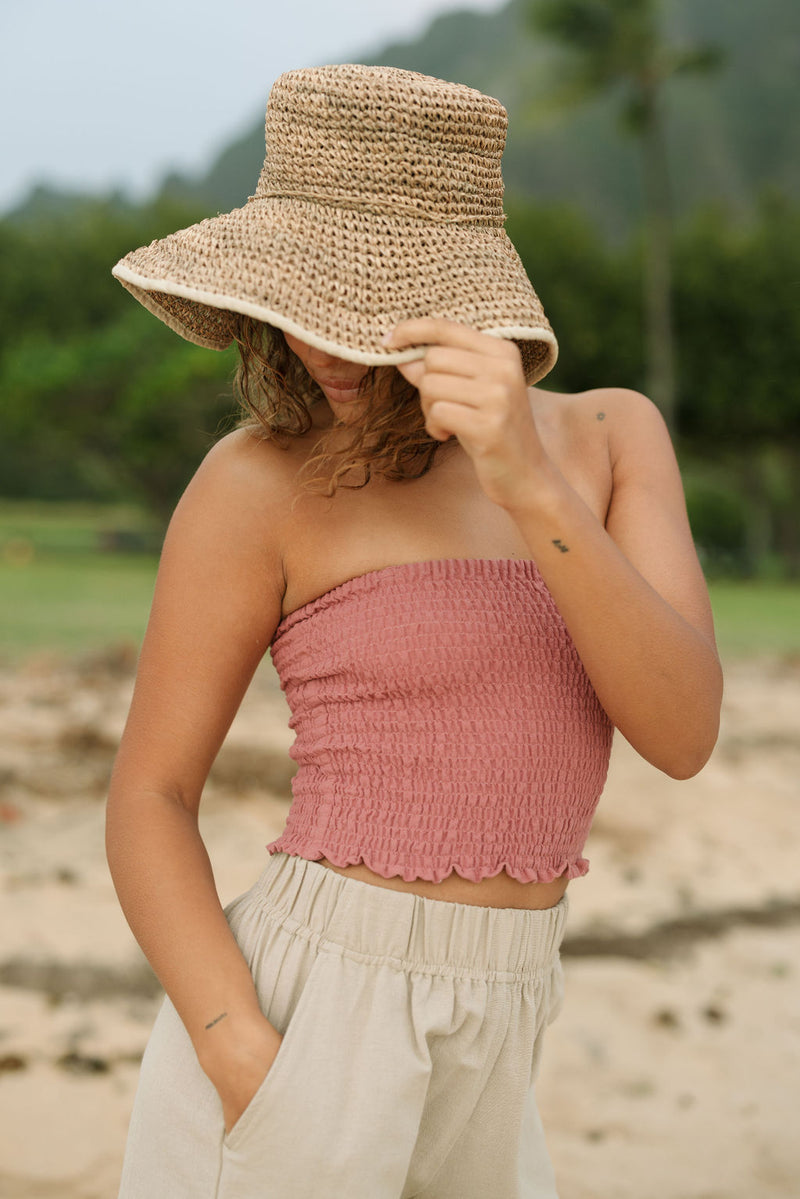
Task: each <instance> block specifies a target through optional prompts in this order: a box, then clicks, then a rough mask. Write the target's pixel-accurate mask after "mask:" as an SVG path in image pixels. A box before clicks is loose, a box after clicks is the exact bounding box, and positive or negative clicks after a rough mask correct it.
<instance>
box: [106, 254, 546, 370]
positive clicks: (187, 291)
mask: <svg viewBox="0 0 800 1199" xmlns="http://www.w3.org/2000/svg"><path fill="white" fill-rule="evenodd" d="M111 274H112V275H113V276H114V277H115V278H116V279H119V281H120V283H122V285H123V286H128V285H130V287H133V288H136V289H137V292H142V293H144V295H140V294H137V295H136V298H137V299H138V300H139V302H140V303H141V304H142V305H143V306H144V307H145V308H147V310H148V311H149V312H152V313H153V315H154V316H157V317H158V318H159V319H160V320H161V321H163V322H164V324H165V325H167V326H168V327H169V328H170V329H172V330H173V331H174V332H175V333H178V334H180V336H181V337H183V338H184V339H185V340H186V341H190V342H193V343H194V344H195V345H198V346H203V347H204V348H205V349H209V350H223V349H226V348H227V346H228V345H229V344H230V342H227V343H226V344H225V345H221V344H220V343H219V342H217V341H211V340H210V339H208V338H204V337H198V336H196V335H194V334H192V333H191V332H190V331H189V330H188V329H187V328H186V326H185V325H183V324H182V323H181V322H180V321H178V320H176V319H175V318H174V317H173V316H172V314H171V313H169V312H167V311H166V310H165V309H164V308H162V307H161V305H160V304H158V302H157V301H153V300H149V297H148V296H147V293H148V292H151V291H161V292H164V294H165V295H170V296H178V297H180V298H181V299H183V300H193V301H195V303H198V304H206V305H207V306H208V307H209V308H221V309H223V310H227V311H230V312H238V313H240V314H241V315H242V316H251V317H253V318H254V319H255V320H258V321H265V322H266V323H267V324H270V325H275V326H277V328H279V329H282V330H283V332H284V333H289V334H291V336H293V337H298V338H299V339H300V340H301V341H304V342H305V343H306V344H307V345H310V346H313V347H314V348H315V349H317V350H322V351H323V353H325V354H331V355H332V356H333V357H335V358H341V359H343V360H344V361H346V362H358V363H361V364H363V365H364V366H396V365H397V364H398V363H401V362H414V361H416V360H418V359H420V358H423V357H424V355H425V347H424V346H414V347H412V348H411V349H408V350H390V351H385V352H382V353H380V354H379V353H372V352H371V351H369V350H354V349H352V348H351V347H350V346H344V345H340V344H338V343H337V342H333V341H327V340H326V339H325V338H324V337H319V336H318V334H316V333H314V332H313V331H312V330H311V329H307V328H304V327H303V326H302V325H298V324H297V323H296V322H295V321H292V320H289V318H288V317H286V316H284V315H283V314H282V313H280V312H275V311H274V310H273V309H271V308H264V307H262V306H261V305H260V304H252V303H251V302H250V301H249V300H241V299H238V298H237V297H235V296H222V295H219V294H217V293H214V292H207V291H201V290H199V289H198V288H196V287H189V286H187V285H186V284H183V283H172V282H170V281H169V280H167V279H149V278H147V277H146V276H144V275H139V274H137V273H136V272H135V271H132V270H130V268H129V267H126V266H123V265H122V264H121V263H117V265H116V266H115V267H112V270H111ZM148 300H149V302H148ZM387 332H388V330H387ZM481 332H482V333H487V334H488V335H489V336H490V337H499V338H506V339H507V340H511V341H513V340H516V339H517V338H519V339H520V340H522V341H542V342H545V343H546V344H547V345H549V346H550V347H551V349H552V351H553V357H552V360H551V361H550V362H549V363H548V366H547V371H546V372H545V373H546V374H549V373H550V371H551V370H552V369H553V367H554V366H555V364H556V360H557V358H558V342H557V341H556V338H555V334H554V333H552V332H551V331H550V330H549V329H537V328H532V327H524V326H519V327H517V326H510V325H506V326H501V327H497V328H492V329H482V330H481Z"/></svg>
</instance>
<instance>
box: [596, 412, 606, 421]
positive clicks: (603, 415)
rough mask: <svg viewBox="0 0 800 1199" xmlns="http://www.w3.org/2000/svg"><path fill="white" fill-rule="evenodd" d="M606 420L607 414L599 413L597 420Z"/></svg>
mask: <svg viewBox="0 0 800 1199" xmlns="http://www.w3.org/2000/svg"><path fill="white" fill-rule="evenodd" d="M605 419H606V414H605V412H598V413H597V420H605Z"/></svg>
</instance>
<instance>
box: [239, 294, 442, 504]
mask: <svg viewBox="0 0 800 1199" xmlns="http://www.w3.org/2000/svg"><path fill="white" fill-rule="evenodd" d="M233 335H234V339H235V341H236V345H237V347H238V350H239V357H240V363H239V367H238V369H237V371H236V377H235V380H234V391H235V393H236V396H237V398H238V400H239V403H240V404H241V406H242V408H243V410H244V414H243V416H242V418H241V420H240V421H239V427H240V428H241V427H244V428H250V429H256V430H258V432H259V433H260V434H261V435H262V436H263V437H265V438H267V439H269V440H271V441H275V442H276V443H277V444H278V445H279V446H280V447H281V449H287V448H288V446H289V444H290V441H291V438H293V437H302V436H304V435H305V434H306V433H308V432H309V430H310V429H311V426H312V419H311V413H310V411H309V409H310V407H311V406H312V405H313V404H315V403H318V402H320V401H324V398H325V397H324V393H323V391H322V388H321V387H319V386H318V385H317V384H316V383H315V382H314V380H313V379H312V378H311V376H310V375H309V374H308V372H307V370H306V368H305V367H304V366H303V364H302V362H301V361H300V359H299V358H298V357H297V356H296V355H295V354H293V353H292V351H291V350H290V349H289V346H288V345H287V343H286V339H285V338H284V336H283V333H282V332H281V330H280V329H277V328H275V327H274V326H272V325H268V324H265V323H264V322H263V321H257V320H254V319H253V318H252V317H248V316H238V317H236V319H235V321H234V328H233ZM359 393H360V395H361V396H362V397H364V398H365V399H366V400H368V402H367V403H366V404H365V405H364V418H363V419H362V420H360V421H357V422H355V424H354V425H350V424H348V425H346V426H345V425H344V424H342V423H341V422H337V421H334V424H333V425H332V426H331V429H330V430H327V431H326V432H325V433H323V434H322V436H321V438H320V440H319V442H318V443H317V445H316V447H315V452H314V453H313V454H312V455H310V456H309V458H308V459H307V460H306V461H305V462H304V463H303V466H302V467H301V470H300V472H299V474H300V475H303V474H309V475H310V476H311V477H310V478H308V479H306V480H305V482H304V483H303V488H304V489H305V490H306V491H310V492H313V493H315V494H320V495H326V496H329V497H331V496H333V495H335V493H336V490H337V488H339V487H350V488H361V487H365V486H366V484H367V483H368V482H369V481H370V478H372V476H373V475H378V476H383V477H384V478H387V479H418V478H420V476H422V475H424V474H426V473H427V472H428V471H429V470H430V469H431V467H432V466H433V463H434V458H435V456H436V451H437V450H439V449H441V448H442V446H443V445H447V444H448V442H441V441H437V440H436V438H435V437H431V436H430V434H429V433H428V432H427V430H426V429H425V418H424V415H423V412H422V408H421V406H420V402H419V393H418V392H417V389H416V387H412V385H411V384H410V383H409V382H407V380H406V379H404V378H403V376H402V375H401V374H400V372H399V371H398V370H396V369H395V368H394V367H370V368H368V369H367V371H366V372H365V374H364V376H363V378H362V380H361V383H360V384H359ZM345 427H346V428H352V434H353V435H352V437H351V439H350V441H349V442H348V443H347V444H346V445H344V446H342V447H341V448H339V449H336V450H334V449H333V448H332V444H331V443H332V441H333V436H334V433H336V434H337V436H338V434H340V433H341V430H342V429H343V428H345ZM314 471H316V473H314ZM351 471H355V472H356V474H358V473H359V472H360V473H361V474H362V475H363V481H362V482H360V483H345V482H344V476H345V475H346V474H348V473H349V472H351Z"/></svg>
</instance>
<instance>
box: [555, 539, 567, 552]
mask: <svg viewBox="0 0 800 1199" xmlns="http://www.w3.org/2000/svg"><path fill="white" fill-rule="evenodd" d="M553 545H554V546H555V547H556V549H557V550H559V551H560V552H561V553H562V554H568V553H569V546H568V545H564V542H563V541H562V540H561V538H560V537H555V538H553Z"/></svg>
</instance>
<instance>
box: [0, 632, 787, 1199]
mask: <svg viewBox="0 0 800 1199" xmlns="http://www.w3.org/2000/svg"><path fill="white" fill-rule="evenodd" d="M134 656H135V655H134V653H133V651H132V650H131V649H130V647H125V646H120V647H118V648H117V649H114V650H110V651H108V652H107V653H104V654H102V655H98V656H96V657H94V658H84V659H82V660H79V661H76V660H72V661H68V660H64V659H59V658H58V657H55V656H47V655H41V656H38V657H34V658H31V659H30V660H29V661H27V662H26V663H25V664H24V665H22V666H19V667H16V668H14V669H12V668H11V667H6V668H5V669H0V868H1V871H2V875H1V878H0V885H1V886H2V905H1V906H0V946H1V949H0V1117H1V1118H0V1195H1V1196H2V1197H3V1199H114V1197H115V1196H116V1187H117V1183H118V1178H119V1170H120V1163H121V1158H122V1152H123V1146H124V1139H125V1131H126V1127H127V1121H128V1117H129V1113H130V1108H131V1104H132V1100H133V1094H134V1090H135V1086H136V1079H137V1072H138V1063H139V1060H140V1057H141V1053H142V1050H143V1048H144V1045H145V1042H146V1040H147V1036H148V1033H149V1029H150V1026H151V1024H152V1021H153V1018H154V1016H155V1012H156V1009H157V1006H158V1003H159V1001H160V992H159V989H158V986H157V984H156V983H155V980H154V978H153V976H152V974H151V972H150V970H149V967H148V966H147V963H146V962H145V961H144V959H143V957H142V954H141V952H140V950H139V948H138V946H137V945H136V942H135V941H134V939H133V937H132V935H131V933H130V931H129V929H128V927H127V925H126V923H125V920H124V917H123V916H122V913H121V911H120V909H119V907H118V905H117V901H116V897H115V894H114V890H113V887H112V884H111V880H110V877H109V874H108V869H107V866H106V862H105V854H104V846H103V820H104V811H103V803H104V798H105V792H106V785H107V780H108V773H109V769H110V765H111V761H112V759H113V755H114V751H115V748H116V744H117V742H118V739H119V735H120V732H121V729H122V725H123V721H124V718H125V713H126V710H127V705H128V702H129V698H130V692H131V687H132V669H133V661H134ZM726 676H727V678H726V698H725V705H724V716H723V726H722V733H721V736H720V742H719V745H718V748H717V750H716V751H715V754H714V756H713V758H712V760H711V762H710V763H709V765H708V766H707V767H706V769H705V770H704V771H703V772H702V774H701V775H699V776H698V777H697V778H696V779H692V780H690V781H688V782H675V781H673V780H670V779H668V778H666V777H665V776H663V775H661V774H659V773H658V772H657V771H656V770H655V769H653V768H652V767H650V766H648V765H647V764H646V763H644V762H643V761H641V760H640V759H639V758H638V757H637V756H636V755H635V754H634V753H633V752H632V751H631V750H630V748H629V747H628V746H627V745H626V744H625V743H624V741H622V739H621V738H618V739H617V743H616V745H615V749H614V754H613V759H612V768H611V773H610V777H609V782H608V785H607V788H606V791H605V794H604V796H603V798H602V800H601V802H600V806H599V809H598V813H597V815H596V818H595V821H594V825H593V827H592V831H591V834H590V838H589V841H588V843H587V847H586V856H587V857H588V858H589V859H590V862H591V869H590V871H589V873H588V875H586V876H585V877H584V878H581V879H576V880H574V881H573V883H571V885H570V888H569V896H570V915H569V925H568V930H567V935H566V940H565V943H564V946H563V960H564V969H565V976H566V999H565V1004H564V1007H563V1009H562V1012H561V1014H560V1016H559V1017H558V1019H557V1020H556V1022H555V1023H554V1024H553V1025H552V1026H551V1028H550V1030H549V1034H548V1040H547V1041H546V1043H545V1049H544V1058H543V1065H542V1070H541V1075H540V1079H539V1083H538V1096H539V1105H540V1109H541V1112H542V1117H543V1120H544V1123H545V1127H546V1129H547V1132H548V1139H549V1143H550V1147H551V1153H552V1156H553V1160H554V1163H555V1166H556V1172H557V1176H558V1179H559V1189H560V1195H561V1199H791V1197H793V1196H797V1195H798V1194H800V1182H798V1179H799V1178H800V1137H799V1136H798V1132H800V1128H799V1127H798V1118H797V1114H796V1112H797V1103H798V1093H799V1087H800V869H799V868H798V850H797V847H798V822H799V821H800V802H799V801H800V660H795V659H787V660H777V659H759V660H755V659H754V660H743V661H741V662H730V663H728V664H727V671H726ZM288 715H289V713H288V708H287V706H286V703H285V700H284V697H283V694H282V692H281V691H280V689H279V686H278V682H277V677H276V676H275V673H274V671H273V668H272V666H271V663H270V662H269V660H267V661H265V663H264V664H263V666H262V667H261V668H260V670H259V672H258V674H257V676H256V678H255V680H254V682H253V685H252V687H251V689H250V691H249V693H248V695H247V697H246V699H245V702H244V704H243V706H242V709H241V711H240V713H239V715H238V717H237V719H236V721H235V723H234V726H233V728H232V729H231V732H230V734H229V737H228V739H227V741H226V744H225V746H224V747H223V749H222V751H221V753H220V755H219V758H218V760H217V763H216V765H215V767H214V769H213V771H212V774H211V777H210V779H209V782H208V786H207V790H206V798H205V800H204V805H203V809H202V817H201V824H202V829H203V833H204V836H205V840H206V844H207V846H208V848H209V852H210V855H211V859H212V862H213V865H214V871H215V876H216V879H217V885H218V889H219V893H220V897H221V898H222V900H223V901H224V902H227V901H228V900H230V899H232V898H233V897H234V896H236V895H237V894H239V893H240V892H241V891H244V890H245V889H246V888H247V887H248V886H249V885H250V884H251V883H252V881H253V880H254V879H255V878H256V877H257V875H258V873H259V872H260V870H261V868H262V866H263V863H264V861H265V857H266V853H265V850H264V845H265V844H266V842H267V841H269V840H270V839H272V838H273V837H275V836H276V835H277V834H278V832H279V831H280V829H281V828H282V827H283V822H284V819H285V815H286V811H287V808H288V801H287V797H288V794H289V782H290V778H291V773H292V770H293V769H294V764H293V763H292V761H291V759H289V757H288V755H287V750H288V748H289V746H290V745H291V742H292V739H293V734H292V733H291V731H290V730H289V728H288V726H287V720H288ZM793 1112H794V1113H795V1114H794V1115H792V1113H793ZM487 1199H490V1197H487Z"/></svg>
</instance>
